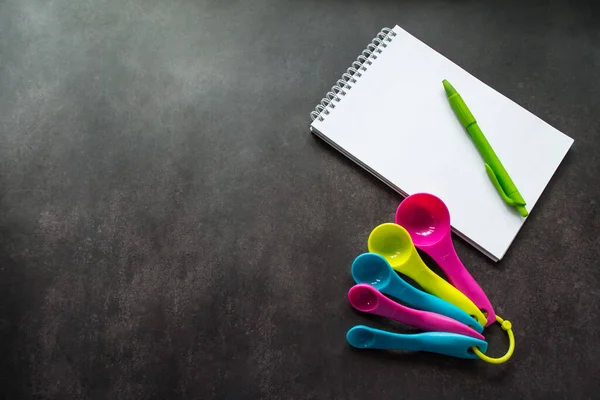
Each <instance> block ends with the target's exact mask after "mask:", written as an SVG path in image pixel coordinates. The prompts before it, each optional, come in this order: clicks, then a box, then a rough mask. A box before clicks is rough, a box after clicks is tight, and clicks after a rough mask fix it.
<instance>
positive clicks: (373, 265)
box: [352, 253, 394, 290]
mask: <svg viewBox="0 0 600 400" xmlns="http://www.w3.org/2000/svg"><path fill="white" fill-rule="evenodd" d="M393 273H394V271H392V270H391V269H390V265H389V264H388V262H387V261H386V260H385V258H383V257H381V256H380V255H377V254H373V253H365V254H361V255H360V256H358V257H356V259H355V260H354V262H353V263H352V278H354V281H355V282H356V283H368V284H369V285H373V286H374V287H376V288H377V289H378V290H382V289H383V288H385V287H386V286H387V285H388V284H389V283H390V281H391V279H392V274H393Z"/></svg>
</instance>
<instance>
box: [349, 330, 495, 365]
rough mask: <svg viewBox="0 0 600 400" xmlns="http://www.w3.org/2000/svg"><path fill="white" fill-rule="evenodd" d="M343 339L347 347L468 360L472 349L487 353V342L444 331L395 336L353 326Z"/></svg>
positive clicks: (473, 355)
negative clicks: (420, 352) (419, 352)
mask: <svg viewBox="0 0 600 400" xmlns="http://www.w3.org/2000/svg"><path fill="white" fill-rule="evenodd" d="M346 339H347V340H348V343H350V345H351V346H353V347H357V348H361V349H381V350H409V351H427V352H430V353H438V354H444V355H447V356H451V357H458V358H468V359H476V358H477V355H475V353H473V352H472V351H469V350H470V348H471V347H472V346H477V347H478V348H479V349H480V350H481V351H482V352H484V353H485V352H486V351H487V342H485V341H483V340H479V339H475V338H472V337H469V336H464V335H458V334H456V333H448V332H424V333H416V334H399V333H391V332H386V331H382V330H379V329H374V328H370V327H368V326H364V325H357V326H355V327H353V328H352V329H350V330H349V331H348V333H347V334H346Z"/></svg>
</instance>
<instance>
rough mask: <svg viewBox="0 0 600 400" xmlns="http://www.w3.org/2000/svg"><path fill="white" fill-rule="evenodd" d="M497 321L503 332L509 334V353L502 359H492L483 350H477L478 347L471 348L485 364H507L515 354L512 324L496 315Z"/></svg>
mask: <svg viewBox="0 0 600 400" xmlns="http://www.w3.org/2000/svg"><path fill="white" fill-rule="evenodd" d="M496 321H498V323H499V324H500V326H501V328H502V330H504V331H506V333H507V334H508V351H507V352H506V354H505V355H503V356H502V357H498V358H492V357H488V356H486V355H485V354H483V353H482V352H481V350H479V348H477V346H473V347H471V349H473V351H474V352H475V354H476V355H477V357H479V358H481V359H482V360H483V361H485V362H488V363H490V364H503V363H505V362H507V361H508V360H509V359H510V358H511V357H512V355H513V353H514V352H515V335H514V334H513V331H512V324H511V323H510V321H509V320H505V319H502V318H500V317H499V316H498V315H496Z"/></svg>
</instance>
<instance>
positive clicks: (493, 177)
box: [485, 164, 529, 217]
mask: <svg viewBox="0 0 600 400" xmlns="http://www.w3.org/2000/svg"><path fill="white" fill-rule="evenodd" d="M485 172H487V174H488V176H489V177H490V179H491V180H492V183H493V184H494V187H495V188H496V190H497V191H498V193H500V197H502V200H504V202H505V203H506V204H508V205H509V206H512V207H515V208H516V209H517V211H518V212H519V214H521V216H522V217H526V216H527V215H528V214H529V213H528V212H527V209H526V208H525V202H524V201H522V200H521V201H515V200H514V199H511V198H510V197H508V196H507V195H506V193H504V189H503V188H502V186H501V185H500V181H498V177H497V176H496V174H495V173H494V170H493V169H492V168H491V167H490V166H489V165H487V164H485ZM519 198H520V196H519Z"/></svg>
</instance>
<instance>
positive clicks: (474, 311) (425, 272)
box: [407, 253, 487, 325]
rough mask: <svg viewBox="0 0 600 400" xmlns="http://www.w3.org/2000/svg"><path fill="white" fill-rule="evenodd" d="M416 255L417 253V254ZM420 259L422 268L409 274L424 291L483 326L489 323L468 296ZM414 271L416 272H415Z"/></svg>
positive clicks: (418, 260)
mask: <svg viewBox="0 0 600 400" xmlns="http://www.w3.org/2000/svg"><path fill="white" fill-rule="evenodd" d="M415 254H416V253H415ZM416 257H418V259H417V262H418V263H419V264H420V267H419V268H418V270H417V269H414V270H410V271H407V272H410V273H412V275H409V276H410V277H411V278H412V279H414V280H415V281H416V282H417V283H418V284H419V285H421V287H422V288H423V289H425V290H426V291H428V292H429V293H431V294H433V295H435V296H437V297H439V298H441V299H444V300H446V301H447V302H449V303H452V304H454V305H455V306H457V307H458V308H460V309H461V310H463V311H464V312H466V313H467V314H469V315H470V316H472V317H473V318H475V320H476V321H477V322H478V323H479V324H481V325H485V324H486V322H487V319H486V317H485V316H484V315H483V313H482V312H481V311H480V310H479V308H477V306H476V305H475V304H473V302H472V301H471V300H469V298H468V297H467V296H465V295H464V294H463V293H461V292H460V291H459V290H458V289H456V288H455V287H454V286H452V285H451V284H449V283H448V282H446V281H445V280H444V279H442V278H441V277H440V276H438V275H437V274H436V273H435V272H433V271H432V270H431V269H429V267H428V266H427V265H425V263H424V262H423V260H421V257H419V256H418V254H417V255H416ZM413 271H414V272H413Z"/></svg>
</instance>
